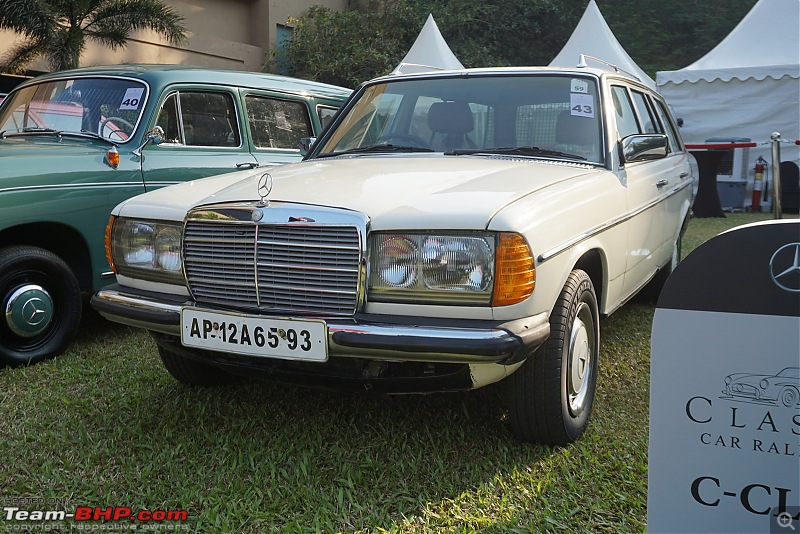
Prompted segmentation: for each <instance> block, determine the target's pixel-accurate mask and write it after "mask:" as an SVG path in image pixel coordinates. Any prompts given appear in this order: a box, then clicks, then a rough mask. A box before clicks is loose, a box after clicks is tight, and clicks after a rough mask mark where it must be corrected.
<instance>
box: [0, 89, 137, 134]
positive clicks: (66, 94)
mask: <svg viewBox="0 0 800 534" xmlns="http://www.w3.org/2000/svg"><path fill="white" fill-rule="evenodd" d="M146 99H147V86H146V85H145V84H143V83H141V82H139V81H136V80H129V79H124V78H102V77H80V78H72V79H59V80H52V81H46V82H42V83H38V84H35V85H30V86H28V87H24V88H22V89H20V90H19V91H16V92H14V93H12V94H11V95H9V96H8V97H6V101H4V102H3V106H2V107H0V132H2V134H3V136H8V135H12V134H19V135H24V134H27V133H39V132H45V133H46V132H53V131H55V132H59V133H61V134H63V135H69V134H76V135H84V136H91V137H102V138H103V139H107V140H109V141H112V142H114V143H125V142H126V141H128V140H129V139H130V138H131V137H132V136H133V134H134V132H135V131H136V127H137V125H138V123H139V119H140V118H141V116H142V110H144V105H145V101H146Z"/></svg>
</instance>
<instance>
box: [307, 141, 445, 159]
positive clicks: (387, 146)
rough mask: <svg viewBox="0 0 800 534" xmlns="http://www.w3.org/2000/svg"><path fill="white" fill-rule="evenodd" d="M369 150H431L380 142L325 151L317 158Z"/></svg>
mask: <svg viewBox="0 0 800 534" xmlns="http://www.w3.org/2000/svg"><path fill="white" fill-rule="evenodd" d="M369 152H433V150H431V149H430V148H423V147H421V146H411V145H393V144H391V143H382V144H379V145H368V146H362V147H358V148H350V149H348V150H341V151H339V152H325V153H323V154H319V155H318V156H317V157H319V158H328V157H332V156H341V155H343V154H366V153H369Z"/></svg>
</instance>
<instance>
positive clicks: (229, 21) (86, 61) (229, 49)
mask: <svg viewBox="0 0 800 534" xmlns="http://www.w3.org/2000/svg"><path fill="white" fill-rule="evenodd" d="M165 3H167V4H168V5H170V6H172V7H174V8H175V9H176V10H177V11H178V12H179V13H180V14H181V15H183V17H184V18H185V19H186V20H185V23H184V24H185V25H186V28H187V30H188V32H189V39H188V43H187V44H186V45H183V46H181V47H175V46H172V45H170V44H168V43H167V42H165V41H164V40H163V39H161V38H160V37H159V36H158V35H156V34H155V33H153V32H149V31H141V32H135V33H134V34H133V35H132V38H131V39H130V40H129V41H128V46H127V47H125V48H123V49H120V50H116V51H112V50H109V49H107V48H104V47H101V46H98V45H96V44H94V43H92V42H88V43H87V48H86V51H85V52H84V54H83V56H82V57H81V66H91V65H109V64H118V63H169V64H181V65H196V66H201V67H215V68H228V69H240V70H250V71H260V70H261V68H262V65H263V64H264V62H265V59H266V57H265V54H266V53H267V52H269V50H270V48H271V47H272V46H274V45H275V42H276V41H275V35H276V28H277V26H278V25H279V24H286V23H287V20H288V18H289V17H290V16H291V17H299V16H302V15H304V14H305V13H306V12H307V11H308V8H309V7H311V6H312V5H324V6H326V7H329V8H331V9H335V10H342V9H345V8H346V7H347V5H348V0H165ZM19 40H20V37H19V35H17V34H15V33H13V32H9V31H1V30H0V55H2V53H3V52H4V51H6V50H8V49H9V48H11V46H13V44H14V43H15V42H17V41H19ZM30 69H31V71H33V72H47V71H49V67H48V65H47V63H46V62H44V61H37V62H35V63H34V64H31V66H30Z"/></svg>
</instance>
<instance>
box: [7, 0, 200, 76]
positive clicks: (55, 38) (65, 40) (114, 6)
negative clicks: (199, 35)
mask: <svg viewBox="0 0 800 534" xmlns="http://www.w3.org/2000/svg"><path fill="white" fill-rule="evenodd" d="M0 29H7V30H12V31H14V32H16V33H19V34H22V36H23V40H22V41H21V42H20V43H18V44H16V45H15V46H13V47H12V48H11V50H9V51H8V52H7V53H6V55H5V57H4V58H3V61H2V63H0V68H2V70H5V71H7V72H11V73H22V72H24V71H25V67H26V66H27V65H28V64H30V63H31V62H32V61H34V60H35V59H36V58H38V57H44V58H45V59H46V60H47V62H48V63H49V64H50V67H51V68H52V70H64V69H72V68H77V67H78V66H79V64H80V57H81V54H82V53H83V51H84V49H85V47H86V39H90V40H93V41H96V42H98V43H100V44H102V45H104V46H107V47H109V48H111V49H112V50H113V49H117V48H120V47H124V46H125V44H126V42H127V40H128V38H129V37H130V34H131V33H132V32H134V31H136V30H143V29H148V30H152V31H155V32H157V33H159V34H161V35H162V36H164V37H165V38H166V39H167V41H169V42H170V43H171V44H175V45H178V44H181V43H183V42H185V40H186V29H185V28H184V26H183V17H181V16H180V15H179V14H178V13H177V12H176V11H175V10H174V9H173V8H171V7H169V6H167V5H166V4H165V3H164V2H162V0H39V1H36V2H33V1H20V0H0Z"/></svg>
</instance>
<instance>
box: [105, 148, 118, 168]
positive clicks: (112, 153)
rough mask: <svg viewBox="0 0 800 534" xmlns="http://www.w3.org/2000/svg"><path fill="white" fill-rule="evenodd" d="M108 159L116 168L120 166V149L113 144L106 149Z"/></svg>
mask: <svg viewBox="0 0 800 534" xmlns="http://www.w3.org/2000/svg"><path fill="white" fill-rule="evenodd" d="M106 160H108V164H109V165H111V166H112V167H114V168H115V169H116V168H117V167H119V151H117V147H115V146H112V147H111V148H109V149H108V151H106Z"/></svg>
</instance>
